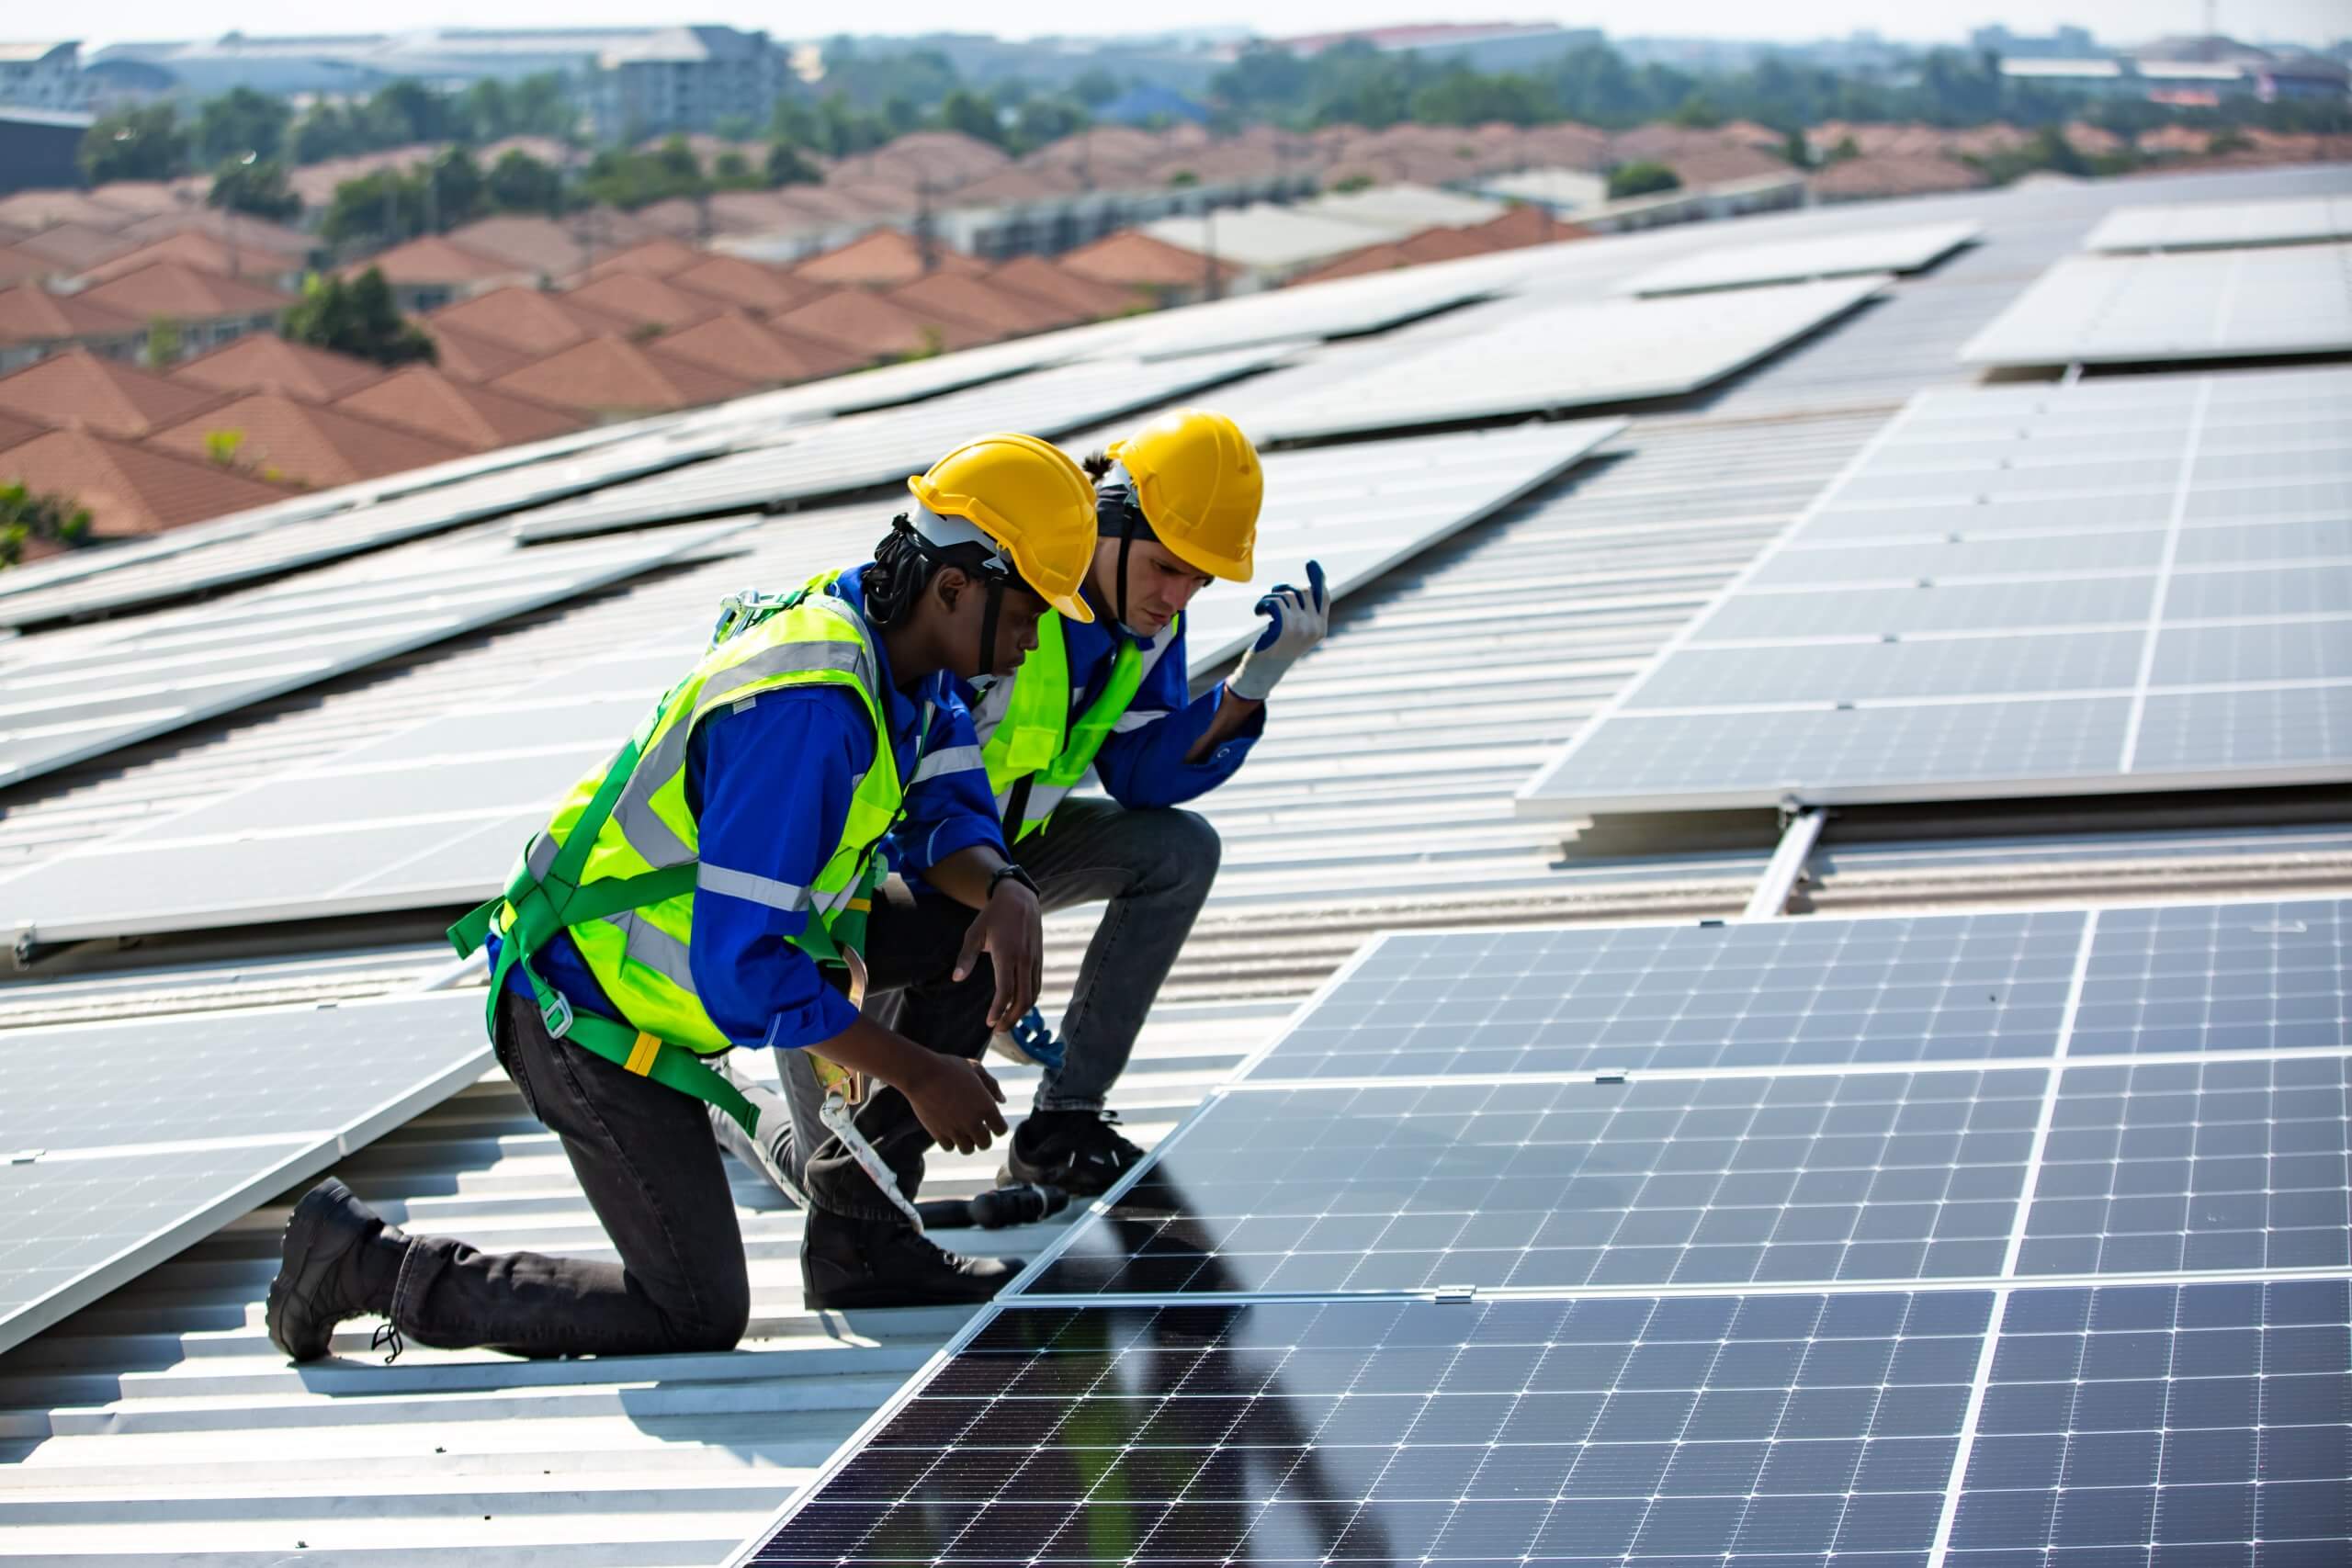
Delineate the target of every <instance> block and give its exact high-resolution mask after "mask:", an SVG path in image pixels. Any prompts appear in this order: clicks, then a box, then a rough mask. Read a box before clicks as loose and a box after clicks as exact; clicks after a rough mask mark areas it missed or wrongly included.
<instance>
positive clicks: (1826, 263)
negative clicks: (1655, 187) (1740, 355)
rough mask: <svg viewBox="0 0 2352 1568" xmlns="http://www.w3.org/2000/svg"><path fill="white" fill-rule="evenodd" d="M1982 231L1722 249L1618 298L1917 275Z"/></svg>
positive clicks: (1881, 232) (1968, 228) (1868, 235)
mask: <svg viewBox="0 0 2352 1568" xmlns="http://www.w3.org/2000/svg"><path fill="white" fill-rule="evenodd" d="M1982 232H1983V229H1982V228H1981V226H1979V225H1977V224H1974V223H1915V224H1912V225H1910V226H1909V227H1907V228H1902V229H1871V230H1866V231H1862V232H1860V233H1853V234H1833V235H1830V236H1828V237H1827V238H1826V239H1818V240H1785V241H1782V242H1781V243H1778V244H1758V245H1724V246H1721V247H1719V248H1718V249H1715V250H1712V251H1705V252H1702V253H1701V254H1698V255H1695V256H1687V257H1685V258H1683V259H1682V260H1680V261H1676V262H1668V263H1667V264H1665V265H1662V266H1655V267H1652V268H1651V269H1650V270H1649V271H1647V272H1645V273H1643V274H1641V275H1640V276H1637V277H1635V278H1634V279H1632V280H1631V281H1629V282H1627V283H1625V284H1624V285H1623V286H1622V287H1621V288H1619V290H1618V292H1620V293H1622V294H1684V293H1690V292H1692V291H1694V290H1698V289H1703V288H1746V287H1749V286H1751V285H1754V284H1758V283H1793V282H1800V281H1802V280H1804V279H1806V278H1815V277H1853V276H1859V275H1860V274H1863V273H1873V272H1882V273H1883V272H1917V271H1918V270H1919V269H1920V268H1922V267H1927V266H1932V265H1935V264H1936V263H1937V262H1939V261H1940V260H1942V259H1943V258H1944V257H1945V256H1947V255H1950V254H1951V253H1952V252H1954V251H1956V250H1958V249H1960V247H1961V246H1962V245H1964V244H1967V243H1969V242H1970V241H1972V240H1973V239H1975V238H1976V236H1977V235H1978V234H1980V233H1982Z"/></svg>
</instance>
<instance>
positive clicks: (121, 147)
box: [79, 103, 188, 186]
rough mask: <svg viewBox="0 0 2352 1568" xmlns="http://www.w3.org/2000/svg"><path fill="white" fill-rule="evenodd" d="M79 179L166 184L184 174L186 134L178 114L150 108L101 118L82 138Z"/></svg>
mask: <svg viewBox="0 0 2352 1568" xmlns="http://www.w3.org/2000/svg"><path fill="white" fill-rule="evenodd" d="M79 157H80V162H81V164H82V174H83V176H84V177H85V178H86V179H87V180H88V181H89V182H90V183H91V184H92V185H94V186H99V185H105V184H106V183H107V181H109V180H168V179H173V178H175V177H177V176H178V175H184V174H186V173H187V168H188V133H187V129H186V128H185V127H183V126H182V125H181V124H180V114H179V110H177V109H176V108H174V107H172V106H171V105H170V104H167V103H165V104H149V105H147V106H145V107H141V108H131V109H122V110H120V111H119V112H117V113H114V114H110V115H107V116H105V117H104V118H101V119H99V120H98V121H97V123H96V124H95V125H93V126H91V127H90V129H89V130H85V131H84V132H83V133H82V147H81V152H80V154H79Z"/></svg>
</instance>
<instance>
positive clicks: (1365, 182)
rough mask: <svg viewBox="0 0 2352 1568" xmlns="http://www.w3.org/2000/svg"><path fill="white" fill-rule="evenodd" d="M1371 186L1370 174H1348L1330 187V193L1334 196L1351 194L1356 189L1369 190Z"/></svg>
mask: <svg viewBox="0 0 2352 1568" xmlns="http://www.w3.org/2000/svg"><path fill="white" fill-rule="evenodd" d="M1371 188H1372V176H1371V175H1349V176H1348V177H1347V178H1346V179H1343V180H1341V181H1340V182H1339V183H1338V184H1336V185H1334V186H1332V187H1331V194H1332V195H1334V196H1352V195H1354V194H1355V193H1356V192H1357V191H1360V190H1370V189H1371Z"/></svg>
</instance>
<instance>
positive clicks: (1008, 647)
mask: <svg viewBox="0 0 2352 1568" xmlns="http://www.w3.org/2000/svg"><path fill="white" fill-rule="evenodd" d="M932 592H933V594H935V595H936V596H937V597H938V598H939V601H940V604H941V608H942V610H943V612H944V616H945V626H944V628H943V630H944V635H945V637H946V639H947V660H948V663H947V667H948V668H949V669H951V670H953V671H956V674H958V675H960V676H962V677H963V678H964V679H965V680H967V681H969V680H973V679H975V678H977V677H978V676H981V675H997V676H1004V675H1010V674H1012V672H1013V671H1016V670H1018V669H1020V668H1021V661H1022V660H1023V659H1024V658H1026V657H1028V653H1029V650H1030V649H1033V648H1035V647H1036V646H1037V621H1038V619H1039V617H1041V616H1042V615H1044V614H1045V613H1046V602H1045V601H1044V600H1042V599H1040V598H1038V597H1037V596H1036V595H1035V594H1034V593H1032V592H1029V591H1028V590H1027V589H1025V588H1017V587H1016V588H1008V589H1006V590H1005V591H1004V593H1003V594H1002V595H1001V600H1000V603H999V604H998V607H997V615H996V649H995V651H994V652H993V653H992V654H991V655H990V656H989V660H987V661H986V662H984V661H983V660H982V659H981V653H980V631H981V623H982V622H984V621H986V620H987V619H988V613H989V591H988V585H987V584H986V583H985V582H982V581H978V580H977V579H975V578H972V577H968V576H967V575H965V574H964V573H963V572H960V571H957V570H955V569H954V568H952V567H951V568H949V569H948V570H944V571H942V572H941V573H940V574H939V575H938V576H937V577H936V578H934V579H933V580H932Z"/></svg>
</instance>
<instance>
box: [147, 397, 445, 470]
mask: <svg viewBox="0 0 2352 1568" xmlns="http://www.w3.org/2000/svg"><path fill="white" fill-rule="evenodd" d="M225 430H233V431H238V432H241V433H243V436H244V440H243V442H242V443H241V444H240V445H239V446H238V448H237V457H236V464H237V467H238V468H242V469H243V470H244V471H245V472H248V473H254V474H258V475H260V476H261V477H262V478H264V479H269V478H272V477H274V476H276V475H279V474H282V475H284V476H285V477H286V478H287V479H289V480H294V481H298V482H300V483H302V484H307V485H311V486H326V485H341V484H350V483H352V482H354V481H355V480H358V479H376V478H378V477H379V476H381V475H384V474H397V473H400V472H402V471H403V470H405V469H409V468H423V467H424V465H426V464H427V463H444V462H447V461H448V460H450V459H451V458H453V457H462V456H464V452H463V450H462V449H461V448H459V447H458V446H452V445H450V444H449V443H448V442H446V441H437V440H435V439H434V438H432V437H431V436H427V435H420V434H417V433H416V432H414V431H410V430H403V429H401V428H400V427H399V426H397V425H390V424H385V423H381V422H380V421H378V420H372V419H363V418H361V417H360V416H358V415H357V414H351V413H345V412H341V411H340V410H337V409H332V408H328V407H325V406H323V405H322V404H319V403H308V402H302V401H300V400H297V399H294V398H289V397H287V396H285V395H284V394H283V393H278V392H255V393H254V394H252V395H250V396H247V397H243V398H236V399H232V400H230V401H228V402H225V403H223V404H221V405H220V407H218V408H214V409H209V410H207V411H206V412H203V413H202V414H200V415H198V417H196V418H195V419H191V420H186V421H183V422H182V423H179V424H176V425H174V426H172V427H171V428H170V429H168V430H164V431H160V432H158V433H157V434H154V435H153V436H151V437H149V440H150V442H151V443H152V444H153V445H154V446H160V447H163V448H164V449H165V450H167V451H174V452H180V453H185V454H186V455H187V456H188V457H207V456H208V454H207V451H206V446H205V437H206V436H208V435H209V434H213V433H214V432H217V431H225Z"/></svg>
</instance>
